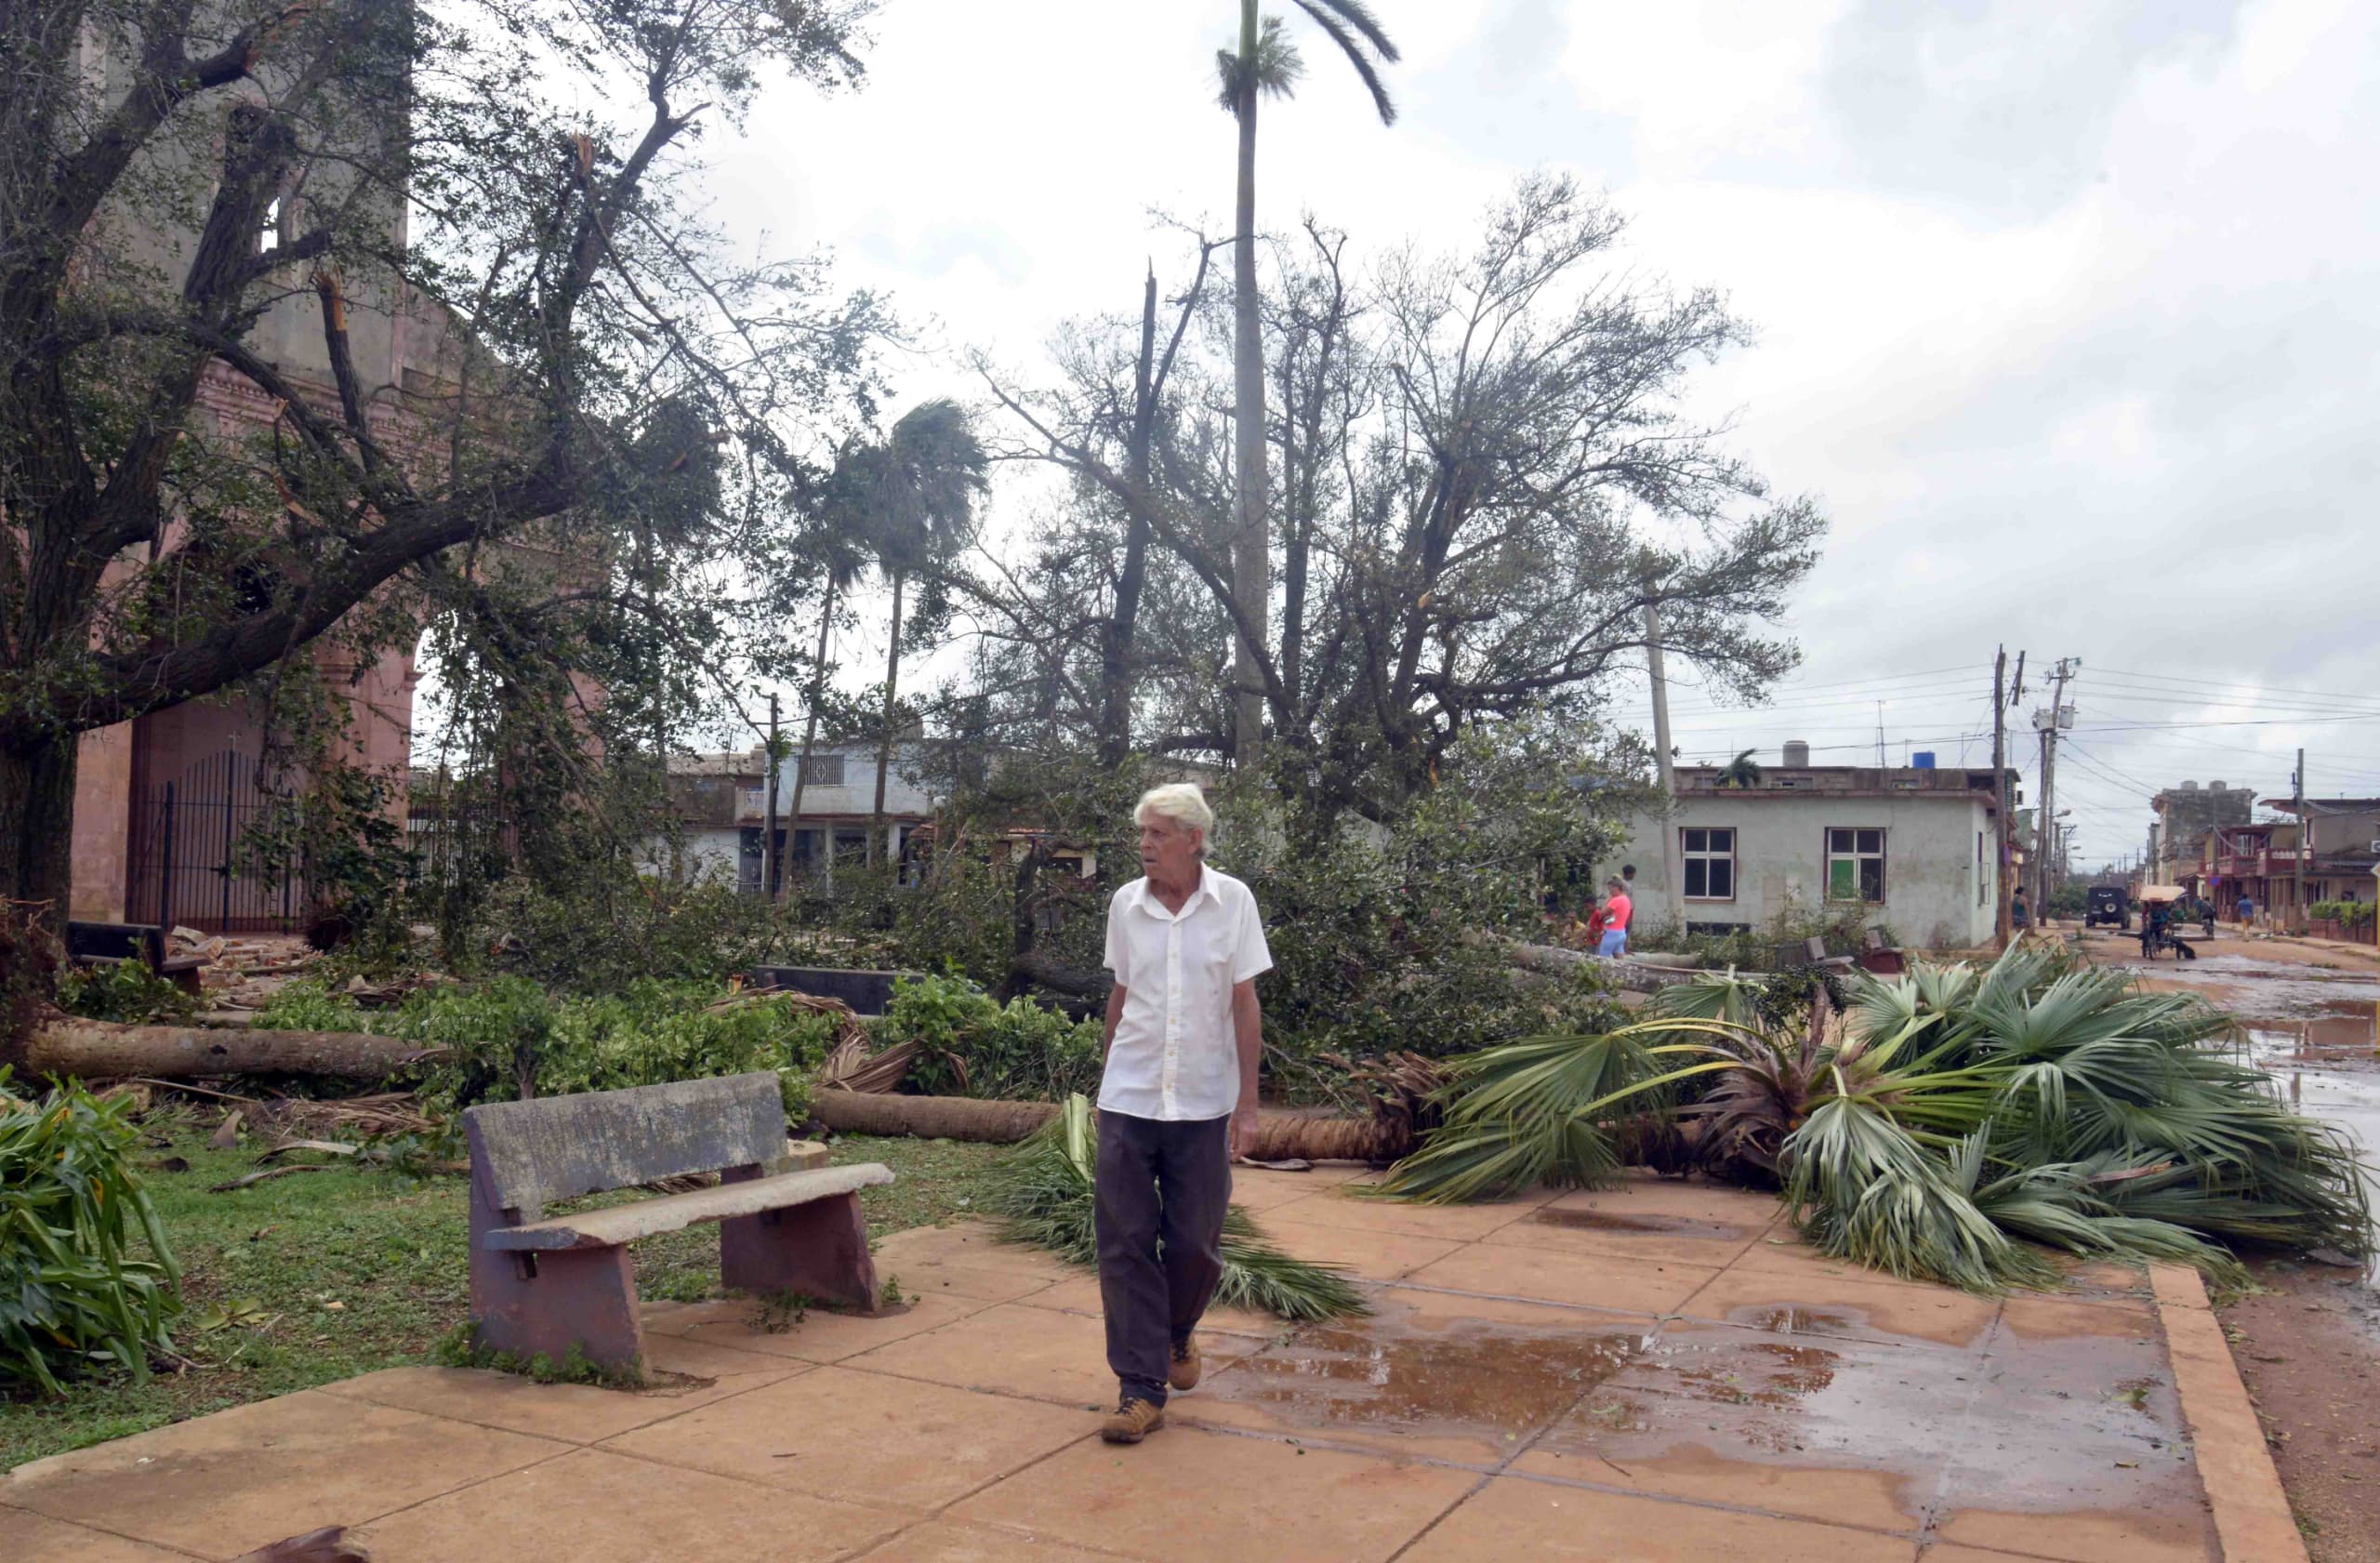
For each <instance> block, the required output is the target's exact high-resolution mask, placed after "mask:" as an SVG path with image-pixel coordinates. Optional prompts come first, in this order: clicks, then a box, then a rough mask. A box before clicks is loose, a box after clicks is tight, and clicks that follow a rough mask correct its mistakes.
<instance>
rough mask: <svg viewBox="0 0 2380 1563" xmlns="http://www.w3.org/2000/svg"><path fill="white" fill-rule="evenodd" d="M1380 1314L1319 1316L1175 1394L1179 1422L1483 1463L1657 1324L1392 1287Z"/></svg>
mask: <svg viewBox="0 0 2380 1563" xmlns="http://www.w3.org/2000/svg"><path fill="white" fill-rule="evenodd" d="M1374 1305H1375V1307H1376V1308H1377V1309H1378V1312H1376V1313H1375V1314H1374V1315H1373V1316H1372V1317H1371V1318H1354V1319H1344V1320H1341V1321H1339V1322H1336V1323H1332V1324H1327V1325H1309V1326H1307V1327H1306V1328H1304V1329H1302V1330H1300V1331H1298V1332H1297V1333H1296V1334H1294V1335H1292V1336H1290V1337H1289V1339H1287V1340H1285V1341H1282V1342H1280V1343H1279V1344H1274V1345H1269V1346H1267V1347H1265V1348H1264V1349H1263V1350H1262V1351H1259V1352H1257V1353H1255V1354H1253V1355H1251V1356H1250V1357H1248V1358H1244V1359H1243V1360H1241V1361H1240V1362H1239V1363H1238V1364H1237V1365H1236V1366H1235V1367H1233V1368H1231V1369H1229V1370H1228V1371H1223V1372H1217V1373H1212V1374H1210V1377H1209V1378H1208V1379H1207V1381H1206V1382H1205V1383H1204V1384H1200V1385H1199V1387H1198V1389H1197V1392H1196V1393H1194V1394H1191V1395H1188V1396H1184V1397H1181V1398H1179V1399H1177V1400H1174V1401H1172V1402H1170V1405H1169V1411H1170V1413H1171V1414H1172V1415H1174V1416H1175V1417H1176V1418H1177V1419H1179V1420H1181V1421H1183V1422H1188V1423H1193V1424H1200V1425H1208V1426H1222V1427H1233V1428H1237V1429H1240V1430H1242V1431H1246V1432H1255V1433H1263V1434H1267V1435H1271V1436H1274V1437H1297V1438H1306V1439H1312V1440H1316V1441H1320V1442H1324V1443H1329V1444H1335V1445H1342V1446H1352V1447H1355V1448H1360V1449H1368V1450H1379V1451H1381V1452H1383V1453H1389V1454H1397V1455H1404V1456H1408V1457H1414V1458H1423V1459H1432V1460H1445V1461H1450V1462H1454V1463H1458V1464H1469V1465H1475V1466H1480V1467H1492V1466H1495V1465H1499V1464H1502V1463H1503V1462H1504V1461H1506V1460H1509V1459H1511V1458H1512V1456H1513V1455H1514V1453H1515V1452H1517V1451H1518V1450H1520V1448H1521V1447H1522V1446H1523V1445H1524V1444H1525V1443H1526V1442H1527V1439H1528V1438H1529V1437H1530V1436H1531V1435H1532V1434H1534V1433H1535V1432H1536V1431H1537V1430H1538V1429H1539V1428H1540V1427H1543V1426H1545V1425H1546V1424H1548V1423H1550V1422H1552V1421H1553V1420H1554V1418H1555V1417H1557V1416H1559V1415H1561V1414H1562V1413H1563V1412H1564V1411H1567V1410H1568V1409H1569V1408H1570V1407H1571V1406H1572V1405H1573V1404H1575V1403H1576V1402H1577V1400H1578V1398H1579V1397H1580V1396H1581V1395H1584V1394H1586V1393H1587V1392H1588V1391H1589V1390H1591V1389H1593V1387H1594V1386H1595V1385H1596V1384H1600V1383H1602V1382H1603V1381H1604V1380H1605V1379H1607V1378H1608V1377H1610V1376H1611V1374H1613V1373H1614V1372H1616V1371H1619V1370H1620V1368H1621V1367H1622V1366H1624V1365H1625V1364H1626V1363H1627V1362H1628V1360H1629V1359H1630V1358H1632V1357H1633V1356H1634V1354H1635V1353H1636V1351H1637V1350H1638V1348H1639V1347H1640V1346H1641V1345H1642V1344H1643V1343H1644V1339H1645V1335H1646V1327H1647V1326H1646V1321H1645V1320H1643V1319H1640V1318H1630V1317H1627V1316H1624V1315H1617V1314H1610V1315H1600V1314H1593V1313H1588V1312H1585V1311H1583V1310H1579V1309H1571V1308H1550V1307H1541V1306H1539V1305H1534V1304H1527V1303H1505V1302H1497V1301H1492V1300H1488V1299H1484V1298H1470V1297H1462V1296H1459V1295H1456V1294H1453V1293H1444V1292H1436V1293H1434V1292H1422V1291H1381V1292H1378V1293H1376V1294H1375V1297H1374Z"/></svg>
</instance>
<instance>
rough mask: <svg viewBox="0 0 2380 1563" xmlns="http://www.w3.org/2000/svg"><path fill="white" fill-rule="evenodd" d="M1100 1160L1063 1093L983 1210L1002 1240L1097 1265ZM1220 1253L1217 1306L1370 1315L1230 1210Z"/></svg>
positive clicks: (1081, 1109) (1331, 1279) (1340, 1283)
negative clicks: (1095, 1204)
mask: <svg viewBox="0 0 2380 1563" xmlns="http://www.w3.org/2000/svg"><path fill="white" fill-rule="evenodd" d="M1098 1162H1099V1129H1098V1119H1097V1117H1096V1116H1095V1114H1094V1113H1093V1112H1092V1110H1091V1102H1090V1100H1089V1099H1088V1098H1086V1097H1084V1096H1081V1095H1073V1096H1069V1097H1067V1098H1066V1100H1065V1102H1064V1104H1062V1105H1061V1106H1060V1107H1059V1109H1058V1116H1057V1117H1056V1118H1055V1119H1052V1120H1051V1123H1050V1125H1049V1127H1047V1128H1046V1129H1044V1130H1042V1131H1041V1132H1040V1133H1038V1134H1036V1135H1034V1136H1033V1138H1032V1139H1030V1140H1027V1141H1026V1142H1025V1144H1023V1145H1022V1146H1018V1147H1017V1148H1016V1149H1015V1150H1014V1151H1012V1152H1011V1153H1010V1154H1009V1155H1008V1156H1007V1158H1006V1159H1004V1160H1003V1161H1002V1162H1001V1164H1000V1167H999V1169H998V1172H997V1173H996V1174H995V1176H994V1179H993V1185H992V1191H991V1193H990V1195H989V1197H988V1198H987V1199H985V1209H986V1210H987V1211H989V1212H991V1213H992V1214H993V1215H996V1216H998V1217H999V1218H1000V1221H1001V1228H1000V1235H1001V1237H1003V1238H1006V1239H1007V1240H1008V1241H1010V1242H1014V1243H1023V1244H1027V1245H1029V1246H1031V1247H1035V1248H1042V1249H1047V1250H1049V1251H1050V1252H1052V1253H1054V1254H1056V1255H1057V1256H1058V1257H1059V1258H1061V1259H1064V1260H1065V1261H1066V1262H1067V1263H1068V1264H1072V1265H1095V1264H1097V1263H1098V1259H1099V1240H1098V1236H1097V1234H1096V1232H1095V1230H1094V1228H1093V1218H1092V1211H1091V1184H1092V1179H1093V1177H1094V1175H1095V1173H1096V1171H1097V1168H1098ZM1215 1302H1216V1304H1217V1305H1222V1306H1225V1307H1243V1308H1254V1309H1257V1310H1259V1311H1261V1312H1264V1313H1269V1314H1273V1315H1275V1316H1276V1317H1278V1318H1288V1319H1298V1320H1306V1319H1325V1318H1342V1317H1344V1316H1347V1315H1350V1314H1365V1313H1369V1312H1370V1311H1371V1309H1370V1307H1369V1305H1367V1304H1366V1303H1365V1302H1364V1299H1363V1294H1362V1293H1361V1292H1359V1291H1356V1290H1355V1287H1354V1286H1353V1285H1351V1284H1350V1283H1349V1282H1348V1280H1347V1279H1346V1272H1345V1271H1344V1270H1343V1269H1342V1268H1341V1267H1340V1266H1338V1265H1317V1264H1314V1263H1312V1262H1310V1261H1307V1260H1302V1259H1297V1258H1293V1257H1292V1256H1290V1255H1289V1254H1286V1253H1283V1252H1281V1251H1280V1250H1279V1249H1276V1248H1275V1247H1274V1246H1273V1245H1272V1244H1271V1243H1269V1242H1267V1241H1266V1240H1265V1238H1264V1235H1263V1232H1262V1231H1261V1230H1259V1229H1258V1227H1257V1225H1256V1223H1255V1222H1254V1221H1253V1220H1252V1219H1250V1216H1249V1214H1248V1212H1245V1211H1243V1210H1241V1209H1240V1208H1239V1207H1238V1206H1236V1205H1235V1206H1233V1207H1232V1208H1231V1209H1230V1211H1229V1212H1226V1213H1225V1215H1224V1217H1223V1281H1222V1284H1221V1285H1220V1286H1218V1287H1217V1288H1216V1290H1215Z"/></svg>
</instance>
